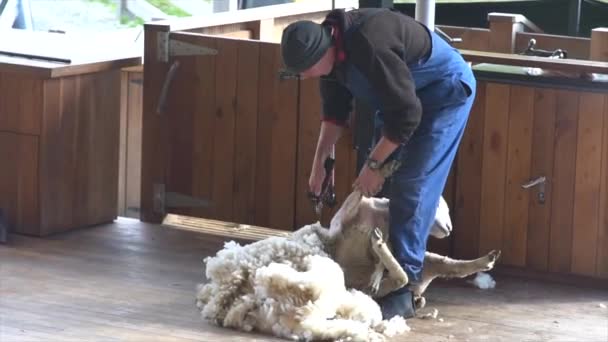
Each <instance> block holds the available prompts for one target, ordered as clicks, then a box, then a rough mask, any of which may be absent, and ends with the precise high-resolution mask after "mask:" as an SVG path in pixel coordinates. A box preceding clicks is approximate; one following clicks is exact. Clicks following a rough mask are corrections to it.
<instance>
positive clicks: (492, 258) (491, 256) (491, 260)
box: [484, 250, 501, 271]
mask: <svg viewBox="0 0 608 342" xmlns="http://www.w3.org/2000/svg"><path fill="white" fill-rule="evenodd" d="M500 253H501V252H500V250H492V251H491V252H490V253H488V254H487V255H486V258H487V260H488V263H487V264H486V267H485V268H484V271H489V270H491V269H493V268H494V264H495V263H496V260H498V258H500Z"/></svg>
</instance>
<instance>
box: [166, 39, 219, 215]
mask: <svg viewBox="0 0 608 342" xmlns="http://www.w3.org/2000/svg"><path fill="white" fill-rule="evenodd" d="M200 41H201V44H202V45H204V46H207V47H209V48H211V49H215V48H216V41H215V39H212V38H209V37H202V38H200ZM215 68H216V57H214V56H203V57H197V58H195V64H194V66H193V70H192V72H191V74H192V75H196V76H195V77H193V80H192V81H193V82H192V83H190V84H185V86H187V87H189V88H190V91H189V92H187V94H189V96H191V97H192V99H191V100H192V101H194V103H193V108H192V110H193V111H194V117H193V121H192V127H191V131H192V135H193V136H192V144H193V147H192V151H193V154H192V160H191V161H190V162H191V163H192V195H193V196H194V197H196V198H203V199H209V200H211V201H213V198H212V196H213V170H214V159H213V150H214V141H215V108H216V72H215ZM177 96H178V98H181V97H183V96H184V95H183V94H182V95H180V94H178V95H177ZM170 166H171V165H167V167H170ZM216 208H217V206H216V205H215V203H213V202H212V203H211V206H210V207H200V208H192V209H191V210H190V212H191V213H192V214H193V215H196V216H200V217H213V216H214V215H215V210H216Z"/></svg>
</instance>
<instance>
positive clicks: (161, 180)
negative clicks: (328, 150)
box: [142, 32, 355, 230]
mask: <svg viewBox="0 0 608 342" xmlns="http://www.w3.org/2000/svg"><path fill="white" fill-rule="evenodd" d="M170 37H171V38H170V39H171V40H173V41H180V42H186V43H189V44H193V45H195V46H199V47H204V48H207V49H211V50H216V51H217V54H215V55H202V56H201V55H199V56H197V55H192V56H173V57H170V58H169V60H168V61H167V62H165V66H166V67H165V68H164V69H165V70H167V73H169V69H170V66H172V65H176V64H175V63H176V62H177V63H179V65H178V66H176V67H175V68H176V69H175V74H174V77H173V79H172V80H171V81H170V85H169V86H168V88H167V89H168V91H167V93H166V101H165V102H164V111H163V112H162V113H160V114H159V113H154V112H155V111H154V110H153V108H148V109H147V110H145V114H144V115H153V116H154V118H153V119H152V120H144V125H145V122H146V121H148V122H149V123H150V122H151V123H153V124H156V125H158V126H156V128H157V129H158V133H159V137H161V141H162V143H161V145H160V146H157V147H158V149H156V152H155V153H154V155H152V157H154V158H155V159H156V160H157V164H156V167H158V168H159V170H157V172H158V178H157V179H156V180H155V181H153V182H150V181H146V180H145V179H142V186H144V187H145V186H148V190H149V189H150V185H151V184H152V185H153V184H156V185H157V188H158V186H159V185H164V191H165V194H168V193H172V194H179V195H181V196H189V197H192V199H193V200H194V201H193V202H192V204H193V205H194V206H191V205H189V204H188V203H186V204H185V206H183V207H181V206H176V207H171V204H169V203H165V204H166V208H164V210H166V212H171V213H177V214H183V215H189V216H195V217H202V218H208V219H218V220H224V221H230V222H238V223H242V224H251V225H258V226H264V227H269V228H276V229H283V230H292V229H294V228H297V227H300V226H302V225H303V224H306V223H311V222H314V221H315V220H316V216H315V214H314V211H313V210H312V206H311V205H310V203H309V201H308V198H307V195H306V190H307V189H308V187H307V180H308V175H309V172H310V167H311V164H312V158H313V156H314V151H315V147H316V140H317V136H318V130H319V126H320V121H319V119H320V112H319V110H320V108H319V103H320V101H319V98H318V96H319V94H318V87H317V83H316V81H298V80H295V79H281V78H280V77H279V71H280V70H281V67H282V65H281V57H280V49H279V44H277V43H269V42H261V41H256V40H247V39H233V38H226V37H217V36H208V35H202V34H196V33H188V32H176V33H170ZM146 38H147V37H146ZM145 63H148V61H147V60H146V62H145ZM152 63H155V62H154V61H152V62H151V64H152ZM156 63H159V62H156ZM147 66H148V65H145V67H147ZM150 69H151V68H150ZM156 69H159V68H156ZM163 76H164V75H161V74H159V75H158V77H159V79H158V80H159V81H160V80H162V83H165V81H164V79H162V78H161V77H163ZM146 77H148V73H146ZM165 79H166V77H165ZM162 97H163V96H162V94H160V93H159V94H158V96H157V98H158V99H159V101H155V103H157V104H158V103H159V102H160V101H162V100H161V99H162ZM151 109H152V111H151ZM147 129H149V127H148V128H146V127H144V131H145V130H147ZM147 143H155V141H148V142H147ZM144 144H146V141H145V137H144ZM351 146H352V139H351V138H350V137H349V134H348V133H347V134H346V136H344V137H343V139H341V141H340V144H339V145H338V146H337V165H336V175H337V184H336V186H337V194H338V196H339V197H340V198H342V199H343V198H344V196H345V194H346V191H348V190H349V189H350V184H351V183H352V176H353V174H354V172H355V169H354V160H353V159H352V158H351V156H352V155H354V153H353V151H352V149H351ZM149 157H150V155H148V158H149ZM144 158H146V156H145V154H144ZM143 165H149V162H146V161H144V162H143ZM152 188H153V186H152ZM143 190H144V192H145V190H146V188H143ZM153 191H154V190H153ZM158 195H159V194H158V193H149V194H148V195H147V196H146V195H144V198H142V207H143V206H144V205H143V204H144V203H146V202H148V205H149V206H150V207H149V208H154V207H155V203H154V202H153V201H152V202H151V201H150V199H153V198H155V196H156V198H158ZM196 199H198V200H208V201H209V202H210V205H209V206H200V207H197V206H196V205H195V204H194V203H195V202H196V201H195V200H196ZM156 209H158V203H156ZM150 212H151V211H150V210H145V208H144V209H143V210H142V214H144V215H146V213H147V214H148V215H149V214H150ZM154 212H155V213H156V214H160V213H159V212H158V210H155V211H154ZM331 214H332V213H331V212H329V211H326V213H325V215H324V220H325V222H327V221H328V218H329V217H330V215H331Z"/></svg>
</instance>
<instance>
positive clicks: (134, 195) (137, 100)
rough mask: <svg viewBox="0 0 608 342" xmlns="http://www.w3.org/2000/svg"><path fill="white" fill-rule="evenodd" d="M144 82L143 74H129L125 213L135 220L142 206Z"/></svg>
mask: <svg viewBox="0 0 608 342" xmlns="http://www.w3.org/2000/svg"><path fill="white" fill-rule="evenodd" d="M142 82H143V73H138V72H130V73H129V85H128V99H129V102H128V103H127V113H128V116H127V156H126V185H125V186H126V189H125V210H126V212H125V213H126V215H127V216H129V217H135V218H139V210H140V205H141V204H140V203H141V193H140V189H141V139H142V136H141V135H142V132H141V129H142V127H141V123H142V113H143V85H142ZM134 210H136V211H134Z"/></svg>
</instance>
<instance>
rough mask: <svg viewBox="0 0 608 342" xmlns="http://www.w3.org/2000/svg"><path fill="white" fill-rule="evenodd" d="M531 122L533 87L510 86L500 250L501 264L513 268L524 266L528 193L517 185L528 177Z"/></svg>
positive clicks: (528, 191)
mask: <svg viewBox="0 0 608 342" xmlns="http://www.w3.org/2000/svg"><path fill="white" fill-rule="evenodd" d="M533 119H534V88H530V87H523V86H511V92H510V107H509V128H508V132H509V137H508V141H509V143H508V147H507V164H506V166H507V168H506V181H505V207H504V226H503V246H502V248H503V258H504V259H503V262H504V263H505V264H511V265H517V266H525V265H526V241H527V231H528V205H529V197H530V190H527V189H523V188H522V187H521V185H522V184H524V183H525V182H527V181H529V180H530V177H531V175H530V158H531V146H532V124H533ZM534 190H536V189H533V190H532V191H534Z"/></svg>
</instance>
